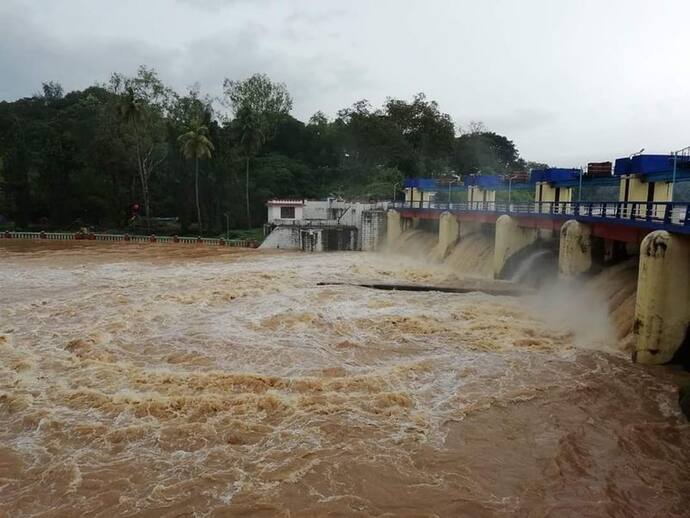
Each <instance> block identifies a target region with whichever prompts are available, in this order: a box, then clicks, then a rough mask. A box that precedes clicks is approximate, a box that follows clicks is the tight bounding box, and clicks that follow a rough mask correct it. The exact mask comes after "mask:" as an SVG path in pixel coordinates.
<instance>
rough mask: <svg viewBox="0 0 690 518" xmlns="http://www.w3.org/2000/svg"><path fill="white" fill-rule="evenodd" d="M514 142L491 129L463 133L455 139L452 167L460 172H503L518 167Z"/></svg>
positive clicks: (517, 155)
mask: <svg viewBox="0 0 690 518" xmlns="http://www.w3.org/2000/svg"><path fill="white" fill-rule="evenodd" d="M518 158H519V153H518V150H517V148H516V147H515V144H513V142H512V141H511V140H508V139H507V138H506V137H504V136H503V135H498V134H496V133H494V132H492V131H483V132H475V133H465V134H463V135H460V136H459V137H458V138H457V139H456V140H455V150H454V156H453V168H454V169H455V170H456V171H457V172H458V173H460V174H474V173H478V172H483V173H489V174H505V173H507V172H509V171H510V170H511V169H514V168H516V167H519V164H518V162H517V161H518Z"/></svg>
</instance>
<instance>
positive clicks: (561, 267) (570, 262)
mask: <svg viewBox="0 0 690 518" xmlns="http://www.w3.org/2000/svg"><path fill="white" fill-rule="evenodd" d="M591 268H592V228H591V227H590V226H589V225H586V224H584V223H580V222H579V221H575V220H574V219H571V220H568V221H566V222H565V223H564V224H563V226H562V227H561V239H560V242H559V250H558V271H559V273H560V275H561V276H562V277H571V276H575V275H579V274H582V273H585V272H588V271H589V270H590V269H591Z"/></svg>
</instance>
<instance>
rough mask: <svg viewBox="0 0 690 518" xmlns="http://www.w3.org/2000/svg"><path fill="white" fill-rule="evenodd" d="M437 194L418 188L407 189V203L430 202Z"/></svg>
mask: <svg viewBox="0 0 690 518" xmlns="http://www.w3.org/2000/svg"><path fill="white" fill-rule="evenodd" d="M435 194H436V193H435V192H432V191H420V190H419V189H417V188H416V187H406V188H405V201H406V202H414V203H419V202H420V201H422V202H424V203H427V202H430V201H431V200H432V199H433V198H434V195H435Z"/></svg>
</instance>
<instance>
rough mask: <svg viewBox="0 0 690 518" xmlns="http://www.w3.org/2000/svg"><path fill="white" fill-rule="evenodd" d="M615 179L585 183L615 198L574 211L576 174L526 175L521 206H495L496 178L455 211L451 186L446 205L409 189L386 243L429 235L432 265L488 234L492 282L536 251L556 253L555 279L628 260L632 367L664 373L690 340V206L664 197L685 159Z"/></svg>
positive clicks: (639, 165) (632, 168) (644, 159)
mask: <svg viewBox="0 0 690 518" xmlns="http://www.w3.org/2000/svg"><path fill="white" fill-rule="evenodd" d="M671 171H672V182H669V180H670V179H671V177H670V175H671ZM679 171H680V172H679ZM616 174H617V176H613V177H609V178H601V177H599V178H592V177H590V178H588V179H587V181H588V183H590V182H591V183H594V184H598V185H612V184H613V185H615V184H616V183H620V191H619V192H620V195H621V198H620V199H619V200H614V201H608V202H607V201H604V202H591V201H572V197H573V189H574V188H573V185H574V184H577V182H579V185H580V192H581V186H582V181H583V178H582V177H583V174H582V172H581V171H578V170H564V169H546V170H543V171H533V173H532V177H531V181H530V182H529V183H528V184H526V185H525V187H526V188H528V189H530V188H531V189H535V197H534V199H535V201H533V202H528V203H510V202H508V203H498V202H496V201H495V199H496V191H497V189H498V188H499V186H500V185H501V183H502V181H501V179H499V178H498V177H482V176H478V177H469V178H466V180H465V183H466V187H467V194H466V196H467V199H466V201H464V202H460V203H453V202H451V201H450V193H451V190H450V185H449V190H448V193H449V195H448V202H446V203H444V202H442V201H435V200H433V201H432V198H431V197H430V196H428V195H427V196H425V191H426V192H427V193H428V192H429V191H431V192H434V193H435V192H436V191H437V190H438V189H439V187H438V186H437V185H436V182H434V181H433V180H418V179H411V180H409V181H408V182H407V184H406V186H407V189H406V200H405V201H403V202H396V203H394V204H393V205H392V207H391V209H390V210H389V211H388V220H387V223H388V229H387V232H388V236H389V239H390V240H391V241H395V240H396V239H398V238H399V236H400V235H401V234H402V233H403V232H404V231H405V230H406V229H415V228H423V229H426V230H427V231H430V232H432V233H437V236H438V237H437V240H436V242H435V243H433V242H432V243H429V245H428V246H429V247H431V249H432V253H431V254H430V255H431V257H436V258H438V259H443V258H444V257H445V256H446V255H447V254H448V253H449V252H450V250H451V249H452V247H453V246H454V245H455V244H456V243H458V242H462V241H463V240H464V239H466V238H467V237H468V236H471V235H472V234H475V233H484V234H488V235H490V236H491V239H493V241H494V247H493V257H491V258H490V259H489V260H490V262H491V264H492V273H493V276H494V278H496V279H501V278H508V277H510V275H511V273H513V272H514V271H515V269H516V265H517V264H519V263H521V262H522V261H524V259H525V257H526V255H529V254H530V253H533V252H534V251H535V250H540V249H541V250H548V249H553V250H556V251H557V256H558V272H559V275H560V277H561V278H573V277H578V276H585V275H588V274H592V273H594V272H597V271H600V270H602V269H604V268H606V267H607V266H611V265H614V264H616V263H619V262H622V261H625V260H627V259H631V258H635V259H637V260H639V273H638V277H637V282H636V285H637V299H636V305H635V314H634V317H633V319H634V320H633V329H634V334H635V348H634V350H633V351H632V357H633V359H634V360H635V361H637V362H640V363H651V364H662V363H667V362H669V361H671V360H673V359H674V358H676V357H677V355H678V354H679V351H680V349H681V348H683V349H685V348H687V346H688V345H689V344H688V341H689V340H690V336H689V332H688V331H689V329H690V210H689V208H688V207H689V205H690V204H688V203H686V202H673V201H671V199H672V188H671V187H670V186H671V185H675V184H676V182H677V181H678V180H679V179H682V180H686V179H690V159H687V158H686V159H685V160H684V161H683V162H682V163H681V164H679V163H677V158H676V157H674V156H663V155H653V156H644V155H641V156H636V157H633V158H628V159H619V160H617V162H616ZM602 180H603V181H602ZM655 186H659V187H660V188H659V187H657V188H655ZM683 353H685V351H683Z"/></svg>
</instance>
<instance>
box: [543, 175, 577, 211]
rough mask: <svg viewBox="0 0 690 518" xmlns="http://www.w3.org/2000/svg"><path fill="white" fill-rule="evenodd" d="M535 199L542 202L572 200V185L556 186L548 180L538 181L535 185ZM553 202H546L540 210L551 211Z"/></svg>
mask: <svg viewBox="0 0 690 518" xmlns="http://www.w3.org/2000/svg"><path fill="white" fill-rule="evenodd" d="M534 201H535V202H536V203H540V202H571V201H573V188H572V187H555V186H553V185H551V184H550V183H548V182H537V183H536V184H535V186H534ZM550 211H551V204H550V203H545V204H544V205H542V206H541V207H540V212H546V213H548V212H550Z"/></svg>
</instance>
